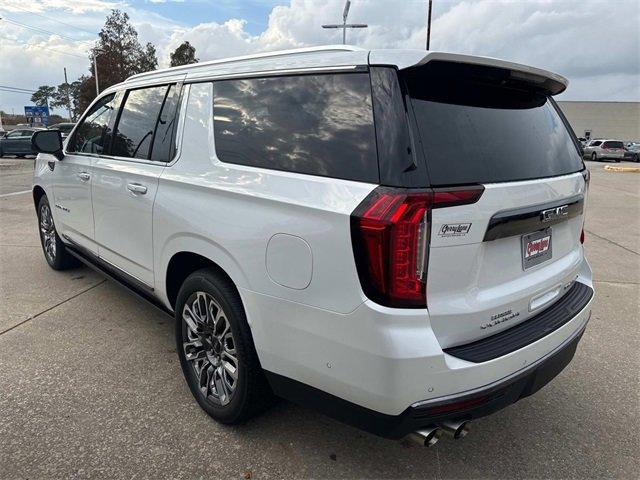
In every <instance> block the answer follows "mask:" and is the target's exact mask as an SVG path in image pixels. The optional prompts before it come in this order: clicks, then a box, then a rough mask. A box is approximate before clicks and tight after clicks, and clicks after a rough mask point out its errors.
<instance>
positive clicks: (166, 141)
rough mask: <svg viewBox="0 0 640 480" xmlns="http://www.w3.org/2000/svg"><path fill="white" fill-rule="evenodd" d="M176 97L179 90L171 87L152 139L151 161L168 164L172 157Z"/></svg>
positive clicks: (173, 86)
mask: <svg viewBox="0 0 640 480" xmlns="http://www.w3.org/2000/svg"><path fill="white" fill-rule="evenodd" d="M178 96H179V89H177V88H176V86H175V85H171V86H170V87H169V92H168V93H167V96H166V98H165V101H164V105H162V110H161V112H160V118H159V119H158V127H157V128H156V133H155V135H154V137H153V148H152V149H151V160H156V161H160V162H168V161H169V160H171V158H172V157H173V145H174V144H173V132H174V129H175V123H176V121H177V116H176V109H177V108H178Z"/></svg>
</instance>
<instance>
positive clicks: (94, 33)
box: [11, 5, 97, 35]
mask: <svg viewBox="0 0 640 480" xmlns="http://www.w3.org/2000/svg"><path fill="white" fill-rule="evenodd" d="M11 8H17V9H18V10H22V11H23V12H27V13H28V14H29V15H36V16H38V17H41V18H44V19H45V20H49V21H52V22H57V23H59V24H61V25H64V26H66V27H69V28H73V29H75V30H80V31H82V32H86V33H90V34H91V35H97V33H96V32H91V31H89V30H85V29H84V28H80V27H77V26H75V25H71V24H70V23H65V22H63V21H62V20H57V19H55V18H49V17H47V16H46V15H42V14H40V13H36V12H32V11H31V10H27V9H26V8H22V7H18V6H17V5H11Z"/></svg>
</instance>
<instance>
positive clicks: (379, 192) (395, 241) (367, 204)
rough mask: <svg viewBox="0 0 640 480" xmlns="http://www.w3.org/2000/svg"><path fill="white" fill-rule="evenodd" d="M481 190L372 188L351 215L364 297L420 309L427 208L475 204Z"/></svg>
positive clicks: (427, 233) (423, 296)
mask: <svg viewBox="0 0 640 480" xmlns="http://www.w3.org/2000/svg"><path fill="white" fill-rule="evenodd" d="M483 191H484V187H482V186H479V187H464V188H453V189H447V190H432V189H429V190H420V191H416V190H409V189H399V188H389V187H378V188H376V189H375V190H374V191H373V192H371V194H370V195H369V196H368V197H367V198H365V199H364V200H363V201H362V203H361V204H360V205H359V206H358V207H357V208H356V210H355V211H354V212H353V214H352V215H351V236H352V242H353V249H354V255H355V260H356V267H357V269H358V276H359V278H360V284H361V285H362V289H363V291H364V293H365V295H366V296H367V297H368V298H370V299H372V300H374V301H375V302H377V303H379V304H381V305H385V306H388V307H415V308H420V307H425V306H426V305H427V295H426V270H427V261H428V245H429V236H430V219H431V210H432V209H433V208H442V207H451V206H455V205H464V204H469V203H475V202H476V201H477V200H478V199H479V198H480V196H481V195H482V192H483Z"/></svg>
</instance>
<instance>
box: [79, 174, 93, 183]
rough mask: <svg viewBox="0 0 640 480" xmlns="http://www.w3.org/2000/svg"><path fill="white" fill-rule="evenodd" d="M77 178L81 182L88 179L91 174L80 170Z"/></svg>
mask: <svg viewBox="0 0 640 480" xmlns="http://www.w3.org/2000/svg"><path fill="white" fill-rule="evenodd" d="M78 178H79V179H80V180H82V181H83V182H86V181H87V180H89V179H90V178H91V175H90V174H89V173H87V172H80V173H79V174H78Z"/></svg>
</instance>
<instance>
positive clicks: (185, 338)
mask: <svg viewBox="0 0 640 480" xmlns="http://www.w3.org/2000/svg"><path fill="white" fill-rule="evenodd" d="M175 312H176V314H175V316H176V344H177V345H176V346H177V351H178V356H179V357H180V364H181V366H182V371H183V373H184V376H185V379H186V381H187V384H188V385H189V389H190V390H191V393H192V394H193V396H194V397H195V399H196V401H197V402H198V404H199V405H200V406H201V407H202V409H203V410H204V411H205V412H207V413H208V414H209V415H210V416H211V417H213V418H214V419H216V420H218V421H219V422H222V423H226V424H236V423H240V422H242V421H244V420H247V419H249V418H250V417H252V416H254V415H255V414H257V413H259V412H261V411H262V410H264V409H265V408H266V407H268V406H269V405H270V403H271V401H272V393H271V390H270V388H269V386H268V384H267V380H266V378H265V376H264V373H263V371H262V368H261V366H260V362H259V360H258V355H257V353H256V350H255V347H254V345H253V339H252V336H251V330H250V329H249V325H248V323H247V319H246V316H245V313H244V308H243V306H242V302H241V300H240V297H239V295H238V293H237V291H236V290H235V288H234V286H233V285H232V284H231V282H230V281H229V280H228V279H227V278H226V277H224V276H223V275H222V274H220V273H219V272H217V271H215V270H212V269H203V270H199V271H197V272H195V273H193V274H191V275H190V276H189V277H187V279H186V280H185V281H184V283H183V285H182V287H181V288H180V292H179V293H178V299H177V302H176V310H175Z"/></svg>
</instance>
